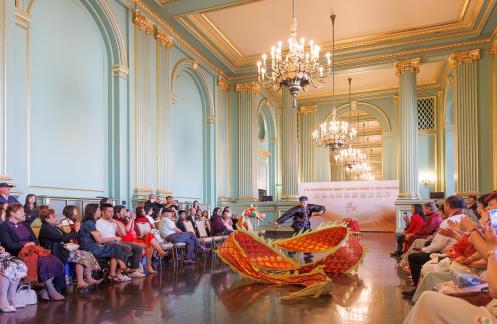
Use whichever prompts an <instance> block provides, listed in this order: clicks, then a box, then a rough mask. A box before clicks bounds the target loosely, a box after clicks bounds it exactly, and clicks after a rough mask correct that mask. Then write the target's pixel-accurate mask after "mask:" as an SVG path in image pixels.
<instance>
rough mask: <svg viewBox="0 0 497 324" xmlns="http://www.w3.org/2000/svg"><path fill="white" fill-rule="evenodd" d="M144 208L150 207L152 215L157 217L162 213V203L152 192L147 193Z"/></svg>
mask: <svg viewBox="0 0 497 324" xmlns="http://www.w3.org/2000/svg"><path fill="white" fill-rule="evenodd" d="M143 207H144V208H145V210H149V209H152V211H153V212H152V215H153V216H152V217H153V218H154V219H157V218H158V217H159V216H160V214H161V213H162V209H164V203H162V200H161V199H160V198H157V197H156V196H155V195H154V194H150V195H148V200H147V201H146V202H145V205H144V206H143Z"/></svg>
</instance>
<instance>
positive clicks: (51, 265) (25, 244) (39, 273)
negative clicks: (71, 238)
mask: <svg viewBox="0 0 497 324" xmlns="http://www.w3.org/2000/svg"><path fill="white" fill-rule="evenodd" d="M6 218H7V221H5V222H4V223H2V224H0V242H1V244H2V246H3V247H5V250H6V251H7V252H9V253H10V254H11V255H13V256H18V257H19V258H20V259H22V260H27V261H28V262H26V265H27V268H28V282H31V281H38V278H39V279H41V281H42V282H43V284H44V285H45V288H46V290H47V292H48V296H49V297H50V298H51V299H53V300H63V299H64V296H63V295H61V294H60V293H59V292H58V291H57V290H56V289H55V287H54V284H53V280H54V278H55V277H60V278H62V279H63V277H64V265H63V264H62V262H61V261H60V260H59V259H58V258H57V257H55V256H53V255H51V254H50V251H47V250H45V249H43V248H42V247H40V246H39V241H38V239H37V238H36V236H35V234H34V233H33V230H32V229H31V227H29V226H28V225H26V224H24V221H25V219H26V217H25V215H24V208H23V206H22V205H21V204H12V205H9V207H8V208H7V215H6ZM61 288H63V287H61Z"/></svg>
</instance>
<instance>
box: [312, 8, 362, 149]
mask: <svg viewBox="0 0 497 324" xmlns="http://www.w3.org/2000/svg"><path fill="white" fill-rule="evenodd" d="M330 18H331V24H332V31H333V39H332V43H333V48H332V54H331V82H332V89H333V90H332V99H333V110H332V111H331V121H330V122H329V123H323V124H321V127H320V129H319V130H316V131H314V132H313V133H312V138H313V139H314V142H315V143H316V145H317V146H319V147H322V146H325V147H329V148H331V150H332V151H336V150H338V149H341V148H342V147H344V146H345V145H347V144H350V143H352V142H353V141H354V139H355V130H352V131H351V132H350V133H349V134H347V130H348V128H349V124H348V123H347V122H345V121H339V120H337V118H336V117H337V110H336V98H335V18H336V16H335V15H332V16H330ZM327 57H328V64H329V63H330V56H329V55H328V54H327ZM351 80H352V79H350V80H349V92H350V81H351ZM349 99H350V94H349Z"/></svg>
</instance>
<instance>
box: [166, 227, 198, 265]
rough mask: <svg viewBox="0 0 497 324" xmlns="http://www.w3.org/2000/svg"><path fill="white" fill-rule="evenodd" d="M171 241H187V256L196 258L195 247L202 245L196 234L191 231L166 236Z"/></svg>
mask: <svg viewBox="0 0 497 324" xmlns="http://www.w3.org/2000/svg"><path fill="white" fill-rule="evenodd" d="M166 241H168V242H171V243H186V258H187V259H193V258H195V247H196V246H201V245H200V243H199V241H198V239H197V237H196V236H195V234H193V233H191V232H181V233H173V234H170V235H168V236H167V237H166Z"/></svg>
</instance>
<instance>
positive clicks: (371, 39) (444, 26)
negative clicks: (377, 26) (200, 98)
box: [176, 0, 493, 71]
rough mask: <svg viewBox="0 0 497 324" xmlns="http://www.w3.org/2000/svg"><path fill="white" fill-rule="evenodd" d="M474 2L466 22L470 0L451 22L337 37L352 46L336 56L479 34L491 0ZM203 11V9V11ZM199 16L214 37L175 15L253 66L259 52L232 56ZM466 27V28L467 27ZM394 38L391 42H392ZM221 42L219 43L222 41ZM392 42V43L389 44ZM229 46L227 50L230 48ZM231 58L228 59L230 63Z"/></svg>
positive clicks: (195, 21)
mask: <svg viewBox="0 0 497 324" xmlns="http://www.w3.org/2000/svg"><path fill="white" fill-rule="evenodd" d="M476 1H477V2H476V4H475V5H474V6H473V10H472V13H471V17H470V18H469V19H468V21H467V22H464V17H465V15H466V13H467V10H468V7H469V2H470V0H466V2H465V4H464V5H463V8H462V10H461V14H460V17H459V19H458V20H454V21H452V22H445V23H441V24H440V23H439V24H433V25H428V26H422V27H417V28H410V29H404V30H397V31H390V32H384V33H378V34H375V35H368V36H362V37H355V38H351V39H345V40H340V41H337V42H336V48H337V50H338V51H340V50H341V49H346V48H355V49H353V50H351V51H342V52H341V53H340V55H344V54H354V53H358V52H364V51H372V50H379V49H383V48H391V47H392V46H396V47H397V46H404V45H409V44H416V43H420V42H429V41H434V40H440V39H447V38H454V37H463V36H469V35H474V34H478V33H480V31H481V29H482V28H483V23H484V22H485V20H486V18H487V17H488V15H489V14H490V11H491V9H492V8H493V5H492V3H488V4H487V6H486V7H484V4H485V1H484V0H476ZM482 11H483V14H482V19H481V20H480V22H479V24H478V26H476V28H475V26H474V25H475V22H476V19H477V18H478V16H479V15H480V13H481V12H482ZM204 12H207V11H204ZM199 16H200V17H201V18H202V19H204V20H205V21H206V23H207V24H209V25H211V27H212V29H213V30H214V31H215V32H216V33H217V34H218V37H216V36H213V35H212V33H211V32H210V31H208V30H207V28H206V27H205V26H204V25H203V24H202V23H201V22H200V21H199V19H198V18H197V17H195V15H189V16H188V19H189V20H190V21H191V22H192V24H193V26H192V24H190V23H187V22H186V20H185V19H184V18H183V17H180V18H176V19H178V20H179V21H181V22H183V23H184V26H185V27H186V28H187V29H188V30H189V31H190V32H191V33H193V34H195V35H196V36H197V37H200V39H201V40H202V42H203V43H204V45H206V46H207V47H208V48H210V49H211V50H213V51H215V52H217V53H219V52H220V50H219V49H221V51H222V52H223V54H225V55H227V56H228V58H229V60H224V63H225V64H227V65H229V66H230V65H231V64H229V63H231V62H233V63H235V64H236V66H237V69H236V70H239V71H242V70H249V69H251V68H252V65H255V62H256V61H257V60H258V59H260V55H250V56H245V57H240V55H234V54H233V52H236V53H240V51H239V49H238V48H236V46H235V45H234V44H233V42H232V41H230V40H229V39H228V37H227V36H226V35H224V34H223V33H222V32H221V31H219V29H218V28H217V27H216V26H215V25H214V24H213V23H212V22H211V21H210V20H209V19H208V17H207V16H206V15H205V14H203V13H201V14H199ZM195 29H200V30H202V31H203V32H204V33H205V35H208V36H209V37H210V39H212V41H213V43H214V45H216V46H212V45H211V44H210V43H211V42H209V41H208V40H206V39H205V37H201V34H200V33H198V32H197V31H196V30H195ZM468 29H470V30H468ZM458 31H462V32H461V33H458V34H450V35H447V34H446V33H448V32H454V33H457V32H458ZM429 34H433V36H432V37H428V38H424V39H414V38H415V37H417V36H422V35H429ZM402 39H407V41H401V42H400V43H399V40H402ZM394 41H395V42H394ZM223 42H224V43H225V44H227V45H225V44H222V43H223ZM381 42H389V44H384V45H377V44H378V43H381ZM392 42H393V44H392ZM370 44H371V45H374V46H372V47H367V48H357V47H362V46H366V45H370ZM331 46H332V43H331V42H326V43H323V47H322V52H323V53H324V52H326V51H330V50H331ZM230 49H231V50H230ZM230 61H231V62H230ZM242 65H248V67H243V66H242Z"/></svg>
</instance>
